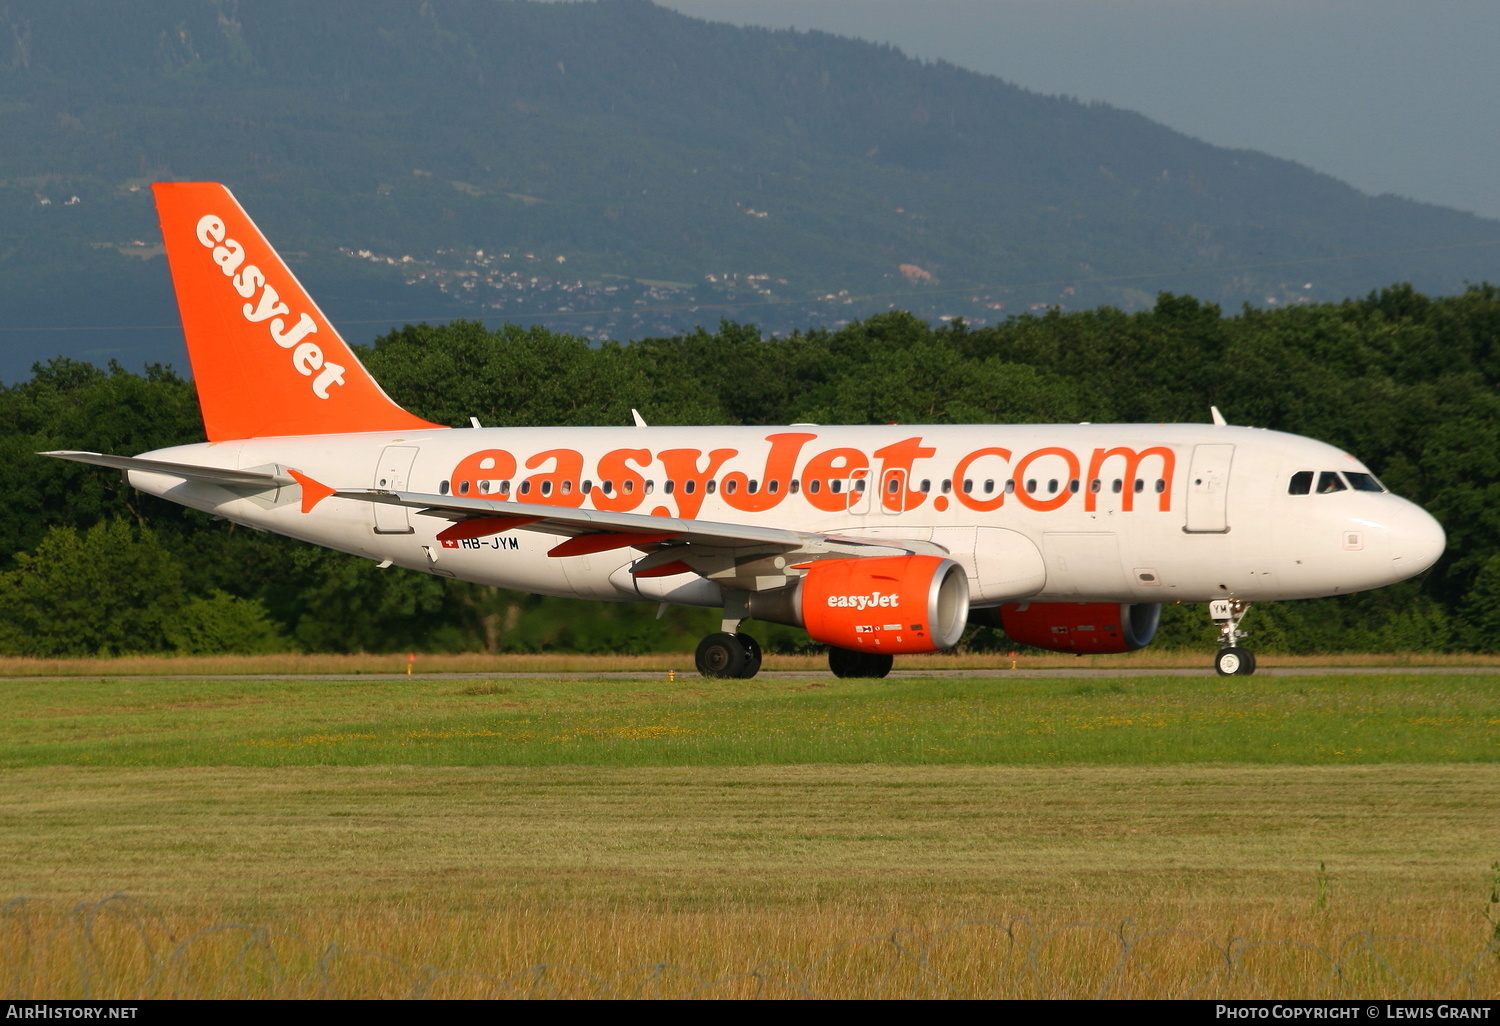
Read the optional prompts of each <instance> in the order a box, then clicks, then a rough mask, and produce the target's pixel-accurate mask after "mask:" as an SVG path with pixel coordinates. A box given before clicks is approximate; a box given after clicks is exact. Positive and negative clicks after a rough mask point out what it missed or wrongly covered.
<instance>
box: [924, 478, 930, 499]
mask: <svg viewBox="0 0 1500 1026" xmlns="http://www.w3.org/2000/svg"><path fill="white" fill-rule="evenodd" d="M930 491H932V481H931V480H929V479H927V478H923V479H922V494H923V495H926V494H927V493H928V492H930Z"/></svg>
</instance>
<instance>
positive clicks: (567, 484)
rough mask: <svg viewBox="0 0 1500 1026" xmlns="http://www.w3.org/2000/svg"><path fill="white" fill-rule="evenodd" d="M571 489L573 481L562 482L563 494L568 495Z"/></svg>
mask: <svg viewBox="0 0 1500 1026" xmlns="http://www.w3.org/2000/svg"><path fill="white" fill-rule="evenodd" d="M572 491H573V482H572V481H564V482H563V483H562V493H563V494H564V495H568V494H571V493H572Z"/></svg>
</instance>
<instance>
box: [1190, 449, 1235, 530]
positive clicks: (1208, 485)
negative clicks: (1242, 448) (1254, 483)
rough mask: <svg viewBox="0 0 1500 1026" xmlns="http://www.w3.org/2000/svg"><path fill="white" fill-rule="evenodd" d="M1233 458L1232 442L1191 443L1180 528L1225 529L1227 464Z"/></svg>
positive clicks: (1227, 490) (1227, 489)
mask: <svg viewBox="0 0 1500 1026" xmlns="http://www.w3.org/2000/svg"><path fill="white" fill-rule="evenodd" d="M1233 461H1234V446H1232V445H1222V444H1213V445H1195V446H1193V463H1192V467H1191V468H1190V469H1189V471H1188V488H1187V523H1186V525H1184V527H1183V530H1184V531H1186V532H1188V533H1189V534H1223V533H1224V532H1226V531H1228V530H1229V466H1230V464H1231V463H1232V462H1233Z"/></svg>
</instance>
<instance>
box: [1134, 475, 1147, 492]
mask: <svg viewBox="0 0 1500 1026" xmlns="http://www.w3.org/2000/svg"><path fill="white" fill-rule="evenodd" d="M1145 490H1146V482H1145V479H1143V478H1139V477H1138V478H1136V479H1135V493H1136V494H1137V495H1139V494H1141V492H1144V491H1145Z"/></svg>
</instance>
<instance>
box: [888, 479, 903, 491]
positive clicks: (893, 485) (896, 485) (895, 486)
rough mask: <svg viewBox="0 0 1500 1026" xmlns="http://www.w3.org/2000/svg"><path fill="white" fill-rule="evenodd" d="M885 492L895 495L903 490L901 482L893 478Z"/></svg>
mask: <svg viewBox="0 0 1500 1026" xmlns="http://www.w3.org/2000/svg"><path fill="white" fill-rule="evenodd" d="M885 490H886V491H888V492H890V493H891V494H892V495H895V494H896V493H897V492H899V491H900V490H901V482H900V481H899V480H897V479H896V478H894V477H893V478H891V479H890V480H889V481H887V482H886V483H885Z"/></svg>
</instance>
